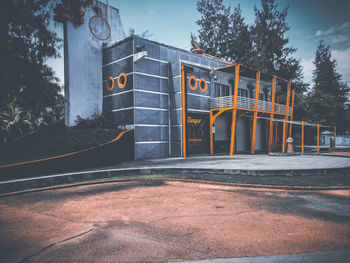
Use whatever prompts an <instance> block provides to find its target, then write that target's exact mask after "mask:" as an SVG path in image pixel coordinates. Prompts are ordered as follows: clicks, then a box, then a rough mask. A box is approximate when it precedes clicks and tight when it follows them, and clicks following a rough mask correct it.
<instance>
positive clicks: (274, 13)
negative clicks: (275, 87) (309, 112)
mask: <svg viewBox="0 0 350 263" xmlns="http://www.w3.org/2000/svg"><path fill="white" fill-rule="evenodd" d="M261 7H262V9H258V7H257V6H254V12H255V23H254V25H253V26H252V28H251V36H252V39H253V42H254V53H255V54H254V61H255V64H256V66H257V67H258V68H259V69H261V70H263V71H266V72H268V73H270V74H274V75H278V76H280V77H283V78H285V79H288V80H299V79H300V77H301V73H302V71H301V66H300V61H298V60H297V59H295V58H293V57H292V54H293V53H294V52H295V51H296V49H295V48H292V47H288V46H287V44H288V42H289V40H288V38H287V37H286V36H285V33H286V32H287V31H288V30H289V29H290V27H289V26H288V24H287V22H286V17H287V14H288V7H286V8H284V9H283V10H282V11H279V10H278V4H276V3H275V1H274V0H261Z"/></svg>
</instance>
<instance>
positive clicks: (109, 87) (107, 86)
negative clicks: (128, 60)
mask: <svg viewBox="0 0 350 263" xmlns="http://www.w3.org/2000/svg"><path fill="white" fill-rule="evenodd" d="M109 80H111V81H112V86H109V84H108V83H109V82H108V81H109ZM113 88H114V79H113V78H112V77H108V79H107V81H106V89H107V90H108V91H112V90H113Z"/></svg>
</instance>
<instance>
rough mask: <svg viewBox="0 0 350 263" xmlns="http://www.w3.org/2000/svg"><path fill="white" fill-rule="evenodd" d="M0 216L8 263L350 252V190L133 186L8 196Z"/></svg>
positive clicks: (1, 245) (0, 203) (0, 245)
mask: <svg viewBox="0 0 350 263" xmlns="http://www.w3.org/2000/svg"><path fill="white" fill-rule="evenodd" d="M0 215H1V217H0V254H1V262H62V261H65V262H164V261H190V260H206V259H222V258H244V257H256V256H271V255H285V254H300V253H310V252H329V251H348V250H350V190H341V191H339V190H338V191H286V190H268V189H252V188H239V187H232V186H221V185H210V184H209V185H208V184H200V183H184V182H163V181H131V182H123V183H121V182H119V183H108V184H99V185H85V186H75V187H70V188H62V189H54V190H46V191H39V192H32V193H25V194H19V195H9V196H3V197H0ZM334 253H336V252H334ZM214 262H215V261H214ZM217 262H220V261H217ZM241 262H244V261H241ZM246 262H254V261H246ZM266 262H268V261H266ZM270 262H273V261H270ZM291 262H292V261H291ZM310 262H318V261H310ZM339 262H341V261H339ZM344 262H346V261H344Z"/></svg>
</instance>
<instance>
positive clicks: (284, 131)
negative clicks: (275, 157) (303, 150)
mask: <svg viewBox="0 0 350 263" xmlns="http://www.w3.org/2000/svg"><path fill="white" fill-rule="evenodd" d="M286 121H287V120H286V119H284V120H283V137H282V140H283V142H282V152H283V153H285V152H286V135H287V133H286Z"/></svg>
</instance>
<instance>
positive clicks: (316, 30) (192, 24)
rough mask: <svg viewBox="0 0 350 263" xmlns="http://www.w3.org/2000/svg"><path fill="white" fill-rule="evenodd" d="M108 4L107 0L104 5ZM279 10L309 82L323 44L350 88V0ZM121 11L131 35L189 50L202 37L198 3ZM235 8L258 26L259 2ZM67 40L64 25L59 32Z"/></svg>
mask: <svg viewBox="0 0 350 263" xmlns="http://www.w3.org/2000/svg"><path fill="white" fill-rule="evenodd" d="M102 2H106V0H104V1H102ZM276 2H277V3H278V4H279V8H281V9H282V8H285V7H287V6H289V11H288V16H287V23H288V25H289V26H290V30H289V31H288V32H287V33H286V36H287V37H288V38H289V46H290V47H294V48H296V49H297V51H296V53H294V57H296V58H297V59H300V60H301V64H302V66H303V68H304V81H305V82H307V83H309V84H312V72H313V70H314V68H315V67H314V65H313V60H314V59H315V54H316V49H317V46H318V44H319V41H320V40H321V39H323V40H324V41H325V43H327V44H329V45H330V46H331V50H332V57H333V58H334V59H335V60H336V61H337V70H338V72H339V73H341V74H342V76H343V81H346V82H347V84H348V85H350V15H349V13H350V0H332V1H331V0H276ZM108 3H109V4H110V5H111V6H114V7H116V8H118V9H119V13H120V16H121V20H122V23H123V26H124V30H125V32H126V34H128V31H129V28H133V29H135V32H136V34H140V33H142V32H144V31H146V30H148V31H149V32H150V33H151V34H152V36H150V37H148V38H149V39H151V40H155V41H157V42H161V43H164V44H168V45H171V46H175V47H178V48H182V49H186V50H190V47H191V44H190V34H191V33H194V34H196V32H198V26H197V24H196V21H197V20H198V19H199V18H200V14H199V13H198V12H197V1H196V0H109V1H108ZM224 3H225V5H227V6H231V7H232V8H233V7H235V6H236V5H238V4H240V6H241V8H242V15H243V17H244V18H245V21H246V23H248V24H252V23H254V19H255V18H254V5H257V7H260V4H259V3H260V0H224ZM55 30H56V31H57V33H58V34H59V35H60V36H61V37H62V25H61V24H58V25H56V26H55ZM48 64H49V65H51V66H52V67H53V68H54V70H55V72H56V75H57V77H59V78H60V79H61V80H62V82H63V59H62V58H61V59H50V60H49V61H48Z"/></svg>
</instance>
